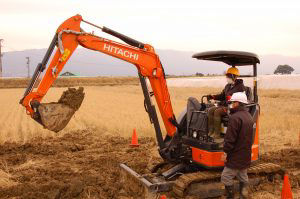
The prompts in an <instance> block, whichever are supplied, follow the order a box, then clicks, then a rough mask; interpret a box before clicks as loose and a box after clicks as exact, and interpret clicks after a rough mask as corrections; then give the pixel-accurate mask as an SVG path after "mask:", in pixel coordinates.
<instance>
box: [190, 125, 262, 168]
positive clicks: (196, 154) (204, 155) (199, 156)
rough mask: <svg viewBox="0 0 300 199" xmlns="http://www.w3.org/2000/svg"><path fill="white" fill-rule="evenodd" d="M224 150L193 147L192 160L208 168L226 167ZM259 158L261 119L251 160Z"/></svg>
mask: <svg viewBox="0 0 300 199" xmlns="http://www.w3.org/2000/svg"><path fill="white" fill-rule="evenodd" d="M223 155H224V152H223V151H207V150H203V149H198V148H195V147H192V160H193V162H195V163H196V164H198V165H201V166H203V167H206V168H219V167H224V160H223ZM258 158H259V120H257V122H256V130H255V133H254V141H253V145H252V153H251V161H252V162H254V161H256V160H258Z"/></svg>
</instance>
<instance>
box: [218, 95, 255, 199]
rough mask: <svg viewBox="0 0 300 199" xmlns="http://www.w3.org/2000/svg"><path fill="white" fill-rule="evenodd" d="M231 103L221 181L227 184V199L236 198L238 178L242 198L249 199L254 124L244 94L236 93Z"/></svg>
mask: <svg viewBox="0 0 300 199" xmlns="http://www.w3.org/2000/svg"><path fill="white" fill-rule="evenodd" d="M229 103H230V104H229V109H230V113H231V115H230V117H229V121H228V127H227V131H226V135H225V138H224V148H223V149H224V152H225V153H224V161H225V168H224V170H223V172H222V176H221V181H222V183H223V184H225V189H226V195H227V198H234V193H233V179H234V178H235V177H237V179H238V180H239V181H240V198H247V195H248V191H247V184H248V175H247V169H248V168H249V167H250V164H251V153H252V152H251V147H252V141H253V125H254V122H253V119H252V116H251V115H250V113H249V112H248V111H247V110H246V109H245V107H244V106H245V104H247V103H248V102H247V96H246V94H245V93H244V92H243V93H242V92H238V93H234V94H233V95H232V97H231V99H230V100H229ZM225 159H226V160H225Z"/></svg>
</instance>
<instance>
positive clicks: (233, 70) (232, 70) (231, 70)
mask: <svg viewBox="0 0 300 199" xmlns="http://www.w3.org/2000/svg"><path fill="white" fill-rule="evenodd" d="M226 74H233V75H236V76H240V71H239V69H237V68H236V67H231V68H228V69H227V71H226Z"/></svg>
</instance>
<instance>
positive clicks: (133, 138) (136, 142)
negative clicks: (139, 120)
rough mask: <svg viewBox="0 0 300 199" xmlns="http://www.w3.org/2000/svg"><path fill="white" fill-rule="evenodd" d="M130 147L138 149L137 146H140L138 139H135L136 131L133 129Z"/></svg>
mask: <svg viewBox="0 0 300 199" xmlns="http://www.w3.org/2000/svg"><path fill="white" fill-rule="evenodd" d="M130 146H132V147H138V146H140V145H139V143H138V138H137V134H136V130H135V129H133V133H132V138H131V144H130Z"/></svg>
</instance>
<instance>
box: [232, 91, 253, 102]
mask: <svg viewBox="0 0 300 199" xmlns="http://www.w3.org/2000/svg"><path fill="white" fill-rule="evenodd" d="M229 101H230V102H241V103H243V104H248V100H247V95H246V94H245V92H237V93H233V95H232V96H231V98H230V100H229Z"/></svg>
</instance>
